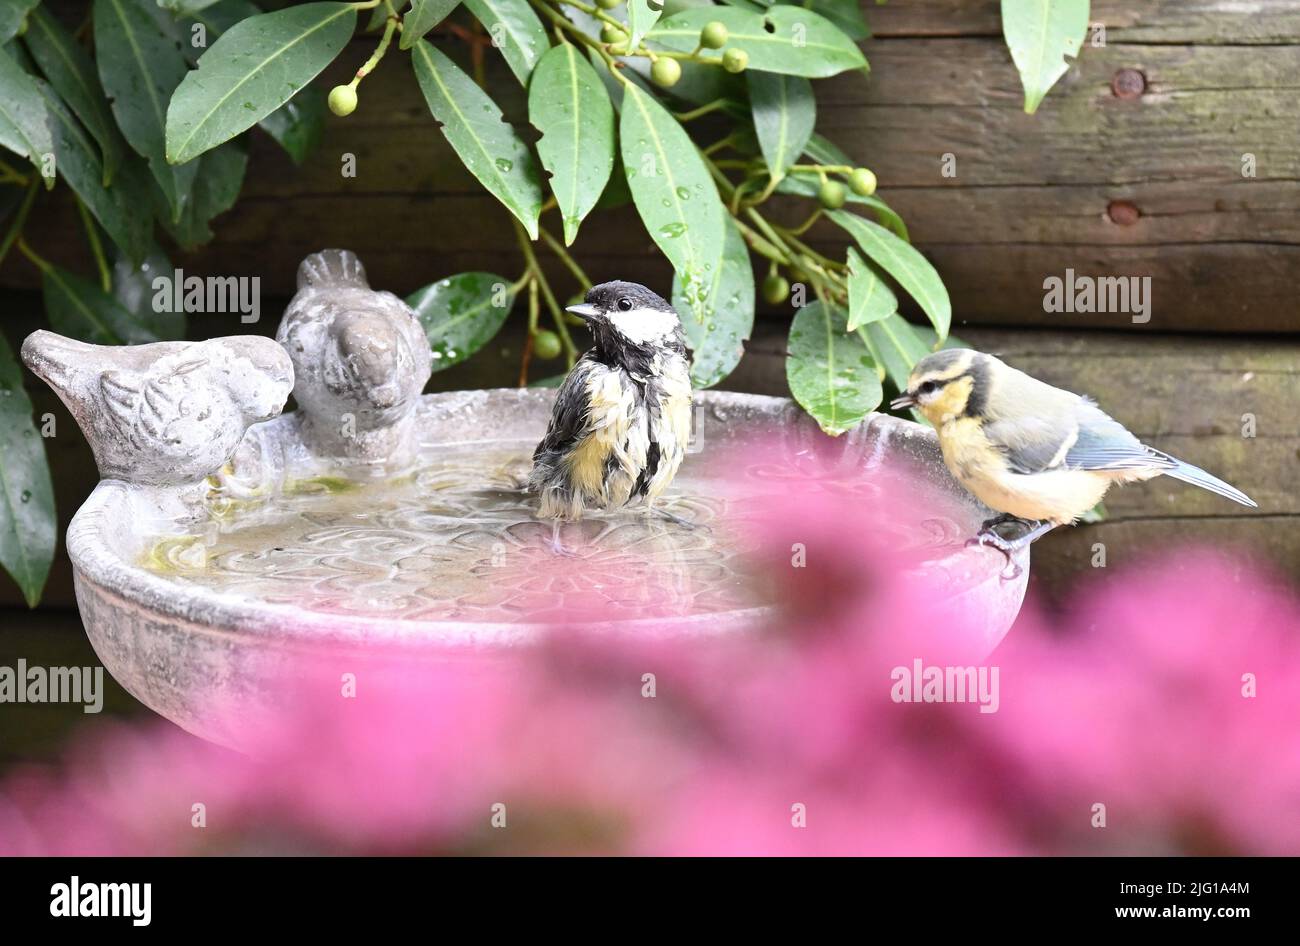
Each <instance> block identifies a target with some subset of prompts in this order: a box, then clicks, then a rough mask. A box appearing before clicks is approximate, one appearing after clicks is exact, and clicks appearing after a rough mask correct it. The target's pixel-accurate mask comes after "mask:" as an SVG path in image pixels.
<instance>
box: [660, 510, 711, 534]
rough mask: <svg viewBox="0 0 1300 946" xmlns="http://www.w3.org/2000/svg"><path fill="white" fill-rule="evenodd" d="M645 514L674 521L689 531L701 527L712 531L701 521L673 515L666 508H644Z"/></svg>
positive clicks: (706, 530)
mask: <svg viewBox="0 0 1300 946" xmlns="http://www.w3.org/2000/svg"><path fill="white" fill-rule="evenodd" d="M646 514H647V515H651V516H658V517H659V518H660V519H665V520H667V521H668V522H671V523H674V524H675V525H679V526H681V527H682V528H683V529H689V530H691V531H694V530H696V529H703V530H704V531H705V532H712V531H713V530H712V529H710V528H709V527H708V526H707V525H705V524H704V523H702V522H694V521H692V520H690V519H683V518H682V517H681V516H678V515H674V514H673V513H671V512H669V511H668V510H667V509H653V508H651V509H647V510H646Z"/></svg>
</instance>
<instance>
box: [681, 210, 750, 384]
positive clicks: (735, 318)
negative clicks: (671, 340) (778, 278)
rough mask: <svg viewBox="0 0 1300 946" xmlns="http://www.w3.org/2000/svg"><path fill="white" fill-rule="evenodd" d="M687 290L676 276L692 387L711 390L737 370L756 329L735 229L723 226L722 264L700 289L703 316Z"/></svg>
mask: <svg viewBox="0 0 1300 946" xmlns="http://www.w3.org/2000/svg"><path fill="white" fill-rule="evenodd" d="M685 288H686V287H685V284H684V281H683V280H682V278H681V277H680V276H675V277H674V278H673V307H674V308H676V309H677V312H678V315H680V317H681V320H682V330H683V331H684V332H685V333H686V339H687V341H688V342H689V343H690V347H691V353H692V359H691V383H692V384H693V385H694V386H695V387H697V388H709V387H712V386H713V385H715V384H717V383H718V382H719V381H721V380H722V379H723V378H725V377H726V376H727V375H729V374H731V372H732V371H734V370H735V368H736V365H737V364H739V363H740V359H741V357H742V356H743V355H744V354H745V342H746V341H747V340H748V339H749V333H750V332H751V331H752V330H753V328H754V267H753V264H752V263H751V262H750V260H749V249H748V248H747V247H746V246H745V240H744V238H743V237H742V236H741V235H740V230H739V229H737V227H736V225H735V224H734V223H732V222H730V221H728V222H727V235H726V238H725V239H724V240H723V244H722V258H721V260H720V261H719V264H718V265H716V266H715V267H714V268H713V275H712V278H711V280H710V281H709V282H708V283H707V285H706V287H705V289H704V303H703V306H701V308H702V310H703V311H702V312H700V313H698V314H697V312H696V309H695V307H693V306H692V305H691V304H690V302H689V301H688V300H687V298H686V291H685Z"/></svg>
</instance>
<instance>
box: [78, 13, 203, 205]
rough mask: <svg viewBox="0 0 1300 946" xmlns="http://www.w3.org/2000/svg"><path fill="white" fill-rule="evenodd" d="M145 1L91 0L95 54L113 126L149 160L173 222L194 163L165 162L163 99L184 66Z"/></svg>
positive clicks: (190, 185) (185, 200) (173, 88)
mask: <svg viewBox="0 0 1300 946" xmlns="http://www.w3.org/2000/svg"><path fill="white" fill-rule="evenodd" d="M148 2H149V0H95V14H94V16H95V58H96V61H97V65H98V66H99V79H100V81H101V82H102V83H103V85H104V91H105V92H106V93H107V94H108V97H109V100H110V101H111V102H112V106H113V116H114V117H115V118H116V119H117V126H118V127H119V128H120V129H122V135H123V136H124V137H125V138H126V141H127V144H129V145H130V146H131V147H132V149H134V151H135V153H136V154H138V155H140V156H141V157H142V158H144V159H145V160H146V161H148V162H149V170H150V171H151V172H152V173H153V176H154V180H156V181H157V182H158V186H159V187H160V188H162V192H163V194H164V195H165V196H166V198H167V207H168V211H169V213H170V217H171V219H172V220H173V221H175V220H179V219H180V217H181V214H183V213H184V212H185V205H186V204H187V203H188V202H189V199H190V191H191V189H192V188H193V187H194V175H195V174H196V173H198V165H197V164H186V165H181V166H179V167H176V166H173V165H170V164H168V163H167V155H166V146H165V140H164V132H165V128H166V125H167V101H168V99H169V98H170V97H171V95H172V93H173V92H174V91H176V87H177V86H178V85H180V83H181V80H182V79H184V78H185V74H186V72H188V68H187V67H186V65H185V57H184V56H183V55H182V54H181V50H180V47H179V46H177V45H176V42H175V40H174V39H172V38H170V37H168V36H167V35H166V34H165V33H163V31H162V30H161V29H160V28H159V27H158V24H157V21H156V20H155V19H154V14H153V13H151V12H149V11H148V10H146V9H144V7H143V6H142V5H143V4H145V3H148Z"/></svg>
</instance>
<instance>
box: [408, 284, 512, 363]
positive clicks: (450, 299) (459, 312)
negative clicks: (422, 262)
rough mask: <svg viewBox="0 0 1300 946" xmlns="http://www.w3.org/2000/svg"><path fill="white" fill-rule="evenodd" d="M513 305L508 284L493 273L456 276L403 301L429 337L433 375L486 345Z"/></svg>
mask: <svg viewBox="0 0 1300 946" xmlns="http://www.w3.org/2000/svg"><path fill="white" fill-rule="evenodd" d="M514 301H515V298H514V295H513V293H511V291H510V280H508V279H505V278H504V277H502V276H498V275H496V274H495V273H457V274H456V275H455V276H448V277H447V278H446V279H439V280H438V281H437V282H436V283H433V284H432V285H430V286H425V287H424V288H423V289H419V290H416V291H415V292H414V293H412V294H411V295H409V296H407V298H406V304H407V305H409V306H410V307H411V308H412V309H414V310H415V314H416V315H417V316H419V319H420V324H421V325H423V326H424V331H425V334H426V335H428V336H429V346H430V347H431V348H432V349H433V370H434V371H442V370H443V369H444V368H450V367H451V366H452V365H455V364H459V363H460V362H462V361H464V360H465V359H466V358H468V357H469V356H470V355H472V354H474V352H476V351H478V350H479V349H480V348H482V347H483V346H484V345H486V344H487V343H488V342H490V341H491V340H492V339H493V337H494V336H495V335H496V333H497V332H498V331H499V330H500V328H501V325H502V323H504V322H505V320H506V316H507V315H509V314H510V307H511V306H513V305H514Z"/></svg>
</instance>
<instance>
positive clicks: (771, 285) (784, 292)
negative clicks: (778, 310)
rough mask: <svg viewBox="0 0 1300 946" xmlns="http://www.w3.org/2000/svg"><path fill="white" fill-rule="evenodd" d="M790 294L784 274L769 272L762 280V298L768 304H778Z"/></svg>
mask: <svg viewBox="0 0 1300 946" xmlns="http://www.w3.org/2000/svg"><path fill="white" fill-rule="evenodd" d="M789 296H790V284H789V283H788V282H786V280H785V277H784V276H780V275H777V274H776V273H770V274H769V275H768V277H767V278H766V279H764V280H763V299H764V301H766V302H767V303H768V304H769V305H780V304H781V303H782V302H785V300H786V299H787V298H789Z"/></svg>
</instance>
